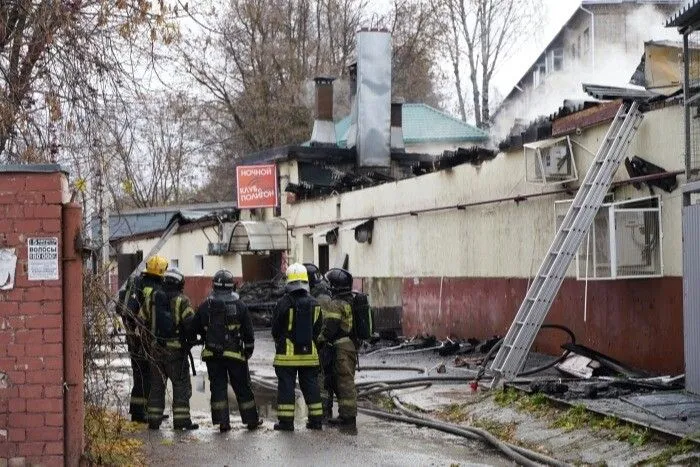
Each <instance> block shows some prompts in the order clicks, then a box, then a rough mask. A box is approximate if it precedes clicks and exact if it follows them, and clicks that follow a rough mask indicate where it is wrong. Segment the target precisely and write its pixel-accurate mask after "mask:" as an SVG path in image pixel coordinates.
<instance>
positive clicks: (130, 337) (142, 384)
mask: <svg viewBox="0 0 700 467" xmlns="http://www.w3.org/2000/svg"><path fill="white" fill-rule="evenodd" d="M126 345H127V347H128V350H129V358H130V360H131V374H132V386H131V398H130V399H129V413H130V414H131V420H132V421H134V422H145V421H146V403H147V402H148V393H149V392H150V389H151V370H150V365H149V362H148V359H147V358H146V355H145V352H144V348H143V343H142V342H141V338H140V337H138V336H135V335H134V334H133V333H131V332H129V331H127V335H126Z"/></svg>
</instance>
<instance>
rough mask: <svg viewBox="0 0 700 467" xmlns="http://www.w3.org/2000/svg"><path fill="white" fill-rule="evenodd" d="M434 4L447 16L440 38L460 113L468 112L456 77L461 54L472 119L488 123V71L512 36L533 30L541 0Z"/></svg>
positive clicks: (490, 74) (508, 47)
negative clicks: (449, 66) (464, 65)
mask: <svg viewBox="0 0 700 467" xmlns="http://www.w3.org/2000/svg"><path fill="white" fill-rule="evenodd" d="M433 5H434V7H435V8H436V10H439V11H441V17H445V18H447V21H448V24H446V25H445V26H446V27H445V28H444V32H445V33H444V35H443V41H444V44H445V46H446V47H445V48H446V50H447V55H448V57H449V58H450V61H451V63H452V72H453V77H454V82H455V87H456V90H457V95H458V100H459V103H458V105H459V111H460V114H461V116H462V119H463V120H466V116H467V111H466V104H465V100H464V97H463V85H462V80H461V59H462V57H463V56H466V59H467V65H468V70H469V82H470V84H471V94H472V104H473V107H474V108H473V111H474V118H475V120H476V125H477V126H479V127H481V128H487V127H488V126H489V120H490V118H491V105H490V99H489V96H490V91H491V80H492V78H493V75H494V73H495V72H496V71H497V70H498V67H499V65H500V64H501V63H502V62H503V60H504V59H506V58H508V56H510V54H511V53H512V51H513V48H514V46H515V45H516V44H517V42H518V41H519V40H522V39H523V38H526V37H528V36H529V35H531V34H533V33H534V32H535V31H536V30H537V27H538V25H539V24H540V23H541V15H540V13H541V11H542V1H541V0H438V1H437V2H435V3H434V4H433Z"/></svg>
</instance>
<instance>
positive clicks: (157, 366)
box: [147, 349, 192, 429]
mask: <svg viewBox="0 0 700 467" xmlns="http://www.w3.org/2000/svg"><path fill="white" fill-rule="evenodd" d="M154 353H155V354H156V355H154V356H155V357H156V358H155V359H154V360H153V362H152V363H151V392H150V393H149V395H148V413H147V420H148V423H149V425H151V426H160V422H161V421H162V420H163V412H164V410H165V388H166V385H167V382H168V379H169V380H170V382H171V383H172V385H173V428H175V429H180V428H185V427H187V426H189V425H191V424H192V420H191V419H190V397H192V383H191V381H190V373H189V370H190V365H189V361H188V360H187V354H186V353H185V352H183V351H181V350H165V349H158V350H154Z"/></svg>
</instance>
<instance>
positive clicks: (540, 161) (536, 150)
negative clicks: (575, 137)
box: [523, 136, 578, 185]
mask: <svg viewBox="0 0 700 467" xmlns="http://www.w3.org/2000/svg"><path fill="white" fill-rule="evenodd" d="M545 141H551V144H550V145H548V146H547V145H542V143H543V141H538V142H535V143H528V144H525V145H523V155H524V159H525V180H526V181H527V182H528V183H535V184H538V185H562V184H564V183H569V182H573V181H576V180H578V168H577V167H576V159H575V157H574V148H573V145H572V144H571V138H570V137H569V136H562V137H559V138H551V139H549V140H545ZM563 141H566V147H567V150H568V151H567V152H568V156H569V157H568V160H569V165H570V170H569V173H568V174H552V173H548V171H547V170H548V169H545V168H546V167H549V166H550V164H551V155H550V154H549V152H548V153H547V154H545V155H543V154H542V149H543V148H552V147H554V146H557V145H559V144H560V143H561V142H563ZM530 157H534V158H535V164H536V165H537V167H538V168H539V174H537V168H536V169H535V174H534V175H532V174H531V173H530V170H529V168H530V166H529V158H530ZM545 161H550V162H549V163H547V164H545ZM561 175H565V176H564V177H563V178H559V176H561Z"/></svg>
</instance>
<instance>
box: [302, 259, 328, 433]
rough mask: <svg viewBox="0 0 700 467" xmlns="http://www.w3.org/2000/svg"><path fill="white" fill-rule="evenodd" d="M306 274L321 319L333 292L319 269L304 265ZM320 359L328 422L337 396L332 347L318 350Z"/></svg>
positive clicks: (324, 411)
mask: <svg viewBox="0 0 700 467" xmlns="http://www.w3.org/2000/svg"><path fill="white" fill-rule="evenodd" d="M304 267H305V268H306V273H307V275H308V276H309V288H310V290H311V296H313V297H314V298H315V299H316V300H318V304H319V306H320V307H321V317H322V318H323V316H324V314H325V313H326V312H327V310H328V309H329V307H330V301H331V297H330V296H331V291H330V289H329V288H328V283H327V282H326V279H325V277H323V274H321V272H320V271H319V270H318V267H317V266H316V265H315V264H312V263H304ZM318 358H319V363H320V371H319V377H318V385H319V387H320V390H321V403H322V404H323V419H324V421H327V420H329V419H331V418H333V394H335V390H334V389H333V387H334V381H333V362H334V353H333V346H332V345H322V346H320V347H319V349H318Z"/></svg>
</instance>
